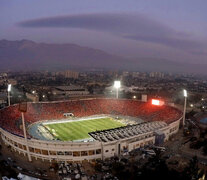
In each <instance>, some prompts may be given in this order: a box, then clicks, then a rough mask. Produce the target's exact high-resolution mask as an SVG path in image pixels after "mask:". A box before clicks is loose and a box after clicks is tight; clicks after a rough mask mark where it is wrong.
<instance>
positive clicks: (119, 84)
mask: <svg viewBox="0 0 207 180" xmlns="http://www.w3.org/2000/svg"><path fill="white" fill-rule="evenodd" d="M114 87H115V88H116V98H117V99H118V98H119V88H120V87H121V82H120V81H114Z"/></svg>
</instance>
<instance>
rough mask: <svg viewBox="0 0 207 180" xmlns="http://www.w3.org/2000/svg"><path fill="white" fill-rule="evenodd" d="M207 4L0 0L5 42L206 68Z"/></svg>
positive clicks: (190, 0)
mask: <svg viewBox="0 0 207 180" xmlns="http://www.w3.org/2000/svg"><path fill="white" fill-rule="evenodd" d="M206 8H207V1H206V0H173V1H166V0H151V1H149V0H127V1H126V0H104V1H97V0H61V1H58V0H34V1H32V0H12V1H9V0H0V20H1V21H0V39H7V40H21V39H28V40H33V41H36V42H47V43H74V44H78V45H82V46H88V47H93V48H98V49H102V50H105V51H106V52H110V53H112V54H117V55H122V56H126V57H156V58H167V59H169V60H173V61H182V62H191V63H206V64H207V10H206Z"/></svg>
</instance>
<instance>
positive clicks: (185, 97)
mask: <svg viewBox="0 0 207 180" xmlns="http://www.w3.org/2000/svg"><path fill="white" fill-rule="evenodd" d="M183 95H184V108H183V126H185V113H186V104H187V96H188V93H187V91H186V90H185V89H184V90H183Z"/></svg>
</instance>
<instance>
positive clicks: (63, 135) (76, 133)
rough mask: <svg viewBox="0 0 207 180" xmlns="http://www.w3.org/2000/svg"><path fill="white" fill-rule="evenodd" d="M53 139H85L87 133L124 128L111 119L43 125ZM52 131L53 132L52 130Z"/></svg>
mask: <svg viewBox="0 0 207 180" xmlns="http://www.w3.org/2000/svg"><path fill="white" fill-rule="evenodd" d="M44 126H45V127H46V128H47V129H48V130H49V131H50V133H51V134H53V136H54V137H56V138H58V139H60V140H62V141H72V140H80V139H87V138H89V137H90V136H89V135H88V133H89V132H93V131H96V130H106V129H112V128H117V127H121V126H125V125H124V124H122V123H120V122H118V121H116V120H113V119H112V118H101V119H100V118H99V119H91V120H83V121H73V122H66V123H56V124H47V125H46V124H45V125H44ZM52 129H54V130H52Z"/></svg>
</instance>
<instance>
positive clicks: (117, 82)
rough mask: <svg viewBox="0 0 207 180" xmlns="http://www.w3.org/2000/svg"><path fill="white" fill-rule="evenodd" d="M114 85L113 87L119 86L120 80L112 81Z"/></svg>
mask: <svg viewBox="0 0 207 180" xmlns="http://www.w3.org/2000/svg"><path fill="white" fill-rule="evenodd" d="M114 87H115V88H117V89H118V88H120V87H121V82H120V81H114Z"/></svg>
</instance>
